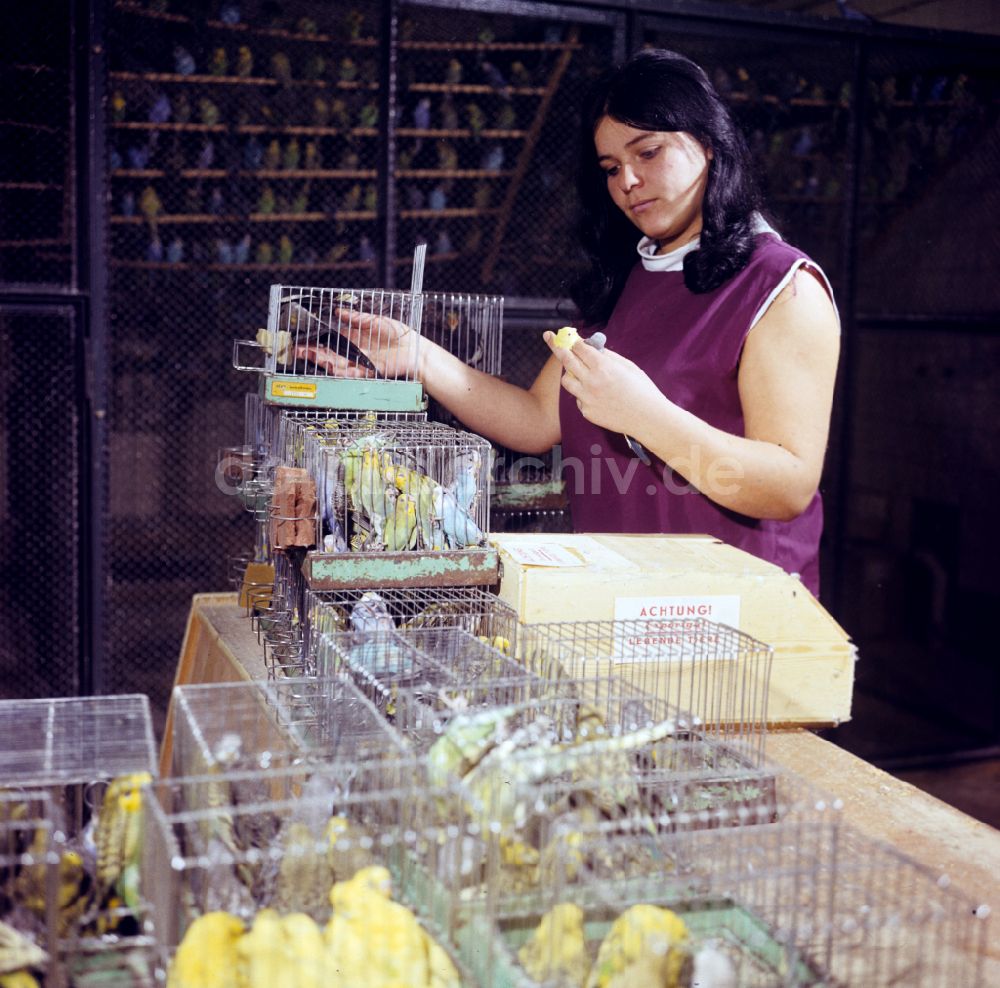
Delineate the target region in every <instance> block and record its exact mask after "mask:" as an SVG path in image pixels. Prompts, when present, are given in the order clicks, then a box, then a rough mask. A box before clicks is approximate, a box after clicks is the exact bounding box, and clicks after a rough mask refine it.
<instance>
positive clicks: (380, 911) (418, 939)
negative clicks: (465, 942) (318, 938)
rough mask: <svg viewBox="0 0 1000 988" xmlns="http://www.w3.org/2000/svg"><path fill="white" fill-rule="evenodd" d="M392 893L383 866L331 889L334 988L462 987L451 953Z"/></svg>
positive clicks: (328, 928)
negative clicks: (360, 987)
mask: <svg viewBox="0 0 1000 988" xmlns="http://www.w3.org/2000/svg"><path fill="white" fill-rule="evenodd" d="M391 892H392V883H391V879H390V876H389V872H388V870H387V869H385V868H383V867H382V866H380V865H372V866H370V867H367V868H362V869H361V870H360V871H358V873H357V874H356V875H355V876H354V877H353V878H351V879H349V880H348V881H346V882H338V883H337V884H336V885H334V887H333V888H332V889H331V890H330V902H331V904H332V905H333V917H332V918H331V920H330V922H329V923H328V924H327V926H326V930H325V931H324V939H325V940H326V944H327V952H328V958H329V963H330V966H331V968H332V975H333V976H332V977H331V979H330V984H337V985H339V984H344V985H362V984H363V985H365V986H367V988H396V986H402V985H406V986H407V988H460V984H461V982H460V979H459V977H458V972H457V971H456V970H455V967H454V965H453V964H452V962H451V959H450V958H449V957H448V955H447V953H445V951H444V950H443V949H442V948H441V946H440V945H439V944H437V943H435V942H434V940H433V939H432V938H431V937H430V936H429V935H428V933H427V931H426V930H424V928H423V927H422V926H421V925H420V923H419V922H418V921H417V918H416V916H414V914H413V913H412V912H410V910H409V909H407V908H406V906H404V905H402V904H401V903H398V902H394V901H393V900H392V898H391Z"/></svg>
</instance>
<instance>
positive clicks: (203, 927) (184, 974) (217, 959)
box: [167, 912, 243, 988]
mask: <svg viewBox="0 0 1000 988" xmlns="http://www.w3.org/2000/svg"><path fill="white" fill-rule="evenodd" d="M242 936H243V921H242V920H241V919H239V918H238V917H236V916H233V915H232V914H231V913H226V912H209V913H205V914H204V915H202V916H199V917H198V918H197V919H196V920H195V921H194V922H193V923H192V924H191V925H190V926H189V927H188V929H187V932H186V933H185V934H184V939H183V940H182V941H181V943H180V946H179V947H178V948H177V952H176V953H175V954H174V959H173V961H172V962H171V964H170V969H169V970H168V971H167V988H238V985H239V981H238V980H237V953H236V947H237V944H238V943H239V941H240V938H241V937H242Z"/></svg>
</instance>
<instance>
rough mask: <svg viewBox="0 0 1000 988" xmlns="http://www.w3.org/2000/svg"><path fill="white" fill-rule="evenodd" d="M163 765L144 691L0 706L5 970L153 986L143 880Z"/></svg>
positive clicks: (54, 980) (49, 980) (50, 981)
mask: <svg viewBox="0 0 1000 988" xmlns="http://www.w3.org/2000/svg"><path fill="white" fill-rule="evenodd" d="M155 772H156V757H155V746H154V740H153V728H152V720H151V717H150V711H149V702H148V699H147V698H146V697H145V696H142V695H122V696H107V697H76V698H67V699H46V700H28V701H4V702H3V703H0V834H2V841H0V858H2V862H3V863H2V867H0V910H2V912H0V922H2V923H3V924H4V925H3V926H2V927H0V935H2V936H3V938H4V940H5V941H6V945H7V946H6V948H5V950H4V951H3V952H0V956H2V957H3V962H2V963H3V967H0V972H3V973H7V972H9V971H14V970H18V969H27V970H29V971H30V969H34V970H36V971H39V970H42V969H45V983H46V985H58V984H65V983H72V984H75V983H79V984H83V983H85V982H87V981H88V979H93V980H94V981H100V980H101V979H102V978H103V979H117V980H115V983H119V984H126V985H146V984H152V978H153V974H152V967H151V966H150V956H151V955H150V949H151V946H152V942H151V939H150V937H149V934H148V930H147V927H146V919H147V916H146V911H145V906H144V903H143V901H142V897H141V895H140V893H139V887H138V885H139V867H140V862H139V858H140V855H141V845H142V831H141V822H142V813H141V809H142V801H143V795H142V793H143V787H144V786H145V785H147V784H148V783H149V782H150V781H151V779H152V778H153V776H154V775H155ZM11 930H13V931H15V933H16V934H17V936H18V937H20V938H21V939H20V940H16V939H15V937H14V934H13V933H11ZM25 938H27V939H25ZM12 940H13V941H14V942H13V945H12V944H11V941H12ZM32 942H33V943H34V944H35V946H36V947H37V948H40V949H43V950H44V952H45V954H47V957H46V958H42V957H41V956H40V955H39V954H38V953H37V952H35V951H33V950H32V948H31V946H30V944H31V943H32ZM25 958H29V960H26V961H25V963H23V964H22V963H21V960H23V959H25ZM23 983H24V984H31V983H32V982H30V981H27V980H24V981H23ZM102 983H103V982H102Z"/></svg>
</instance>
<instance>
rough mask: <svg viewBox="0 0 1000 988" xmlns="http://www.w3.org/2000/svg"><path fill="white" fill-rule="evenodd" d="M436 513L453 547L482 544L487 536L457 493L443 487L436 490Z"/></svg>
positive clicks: (460, 547) (462, 547) (463, 547)
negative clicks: (460, 501) (462, 503)
mask: <svg viewBox="0 0 1000 988" xmlns="http://www.w3.org/2000/svg"><path fill="white" fill-rule="evenodd" d="M434 514H435V516H436V518H437V520H438V523H439V524H440V526H441V528H442V530H443V531H444V534H445V538H446V539H447V540H448V545H449V546H450V547H451V548H452V549H465V548H467V547H469V546H474V545H480V544H481V543H482V542H483V540H484V539H485V538H486V536H485V534H484V533H483V530H482V529H481V528H480V527H479V526H478V525H477V524H476V522H475V520H474V519H473V518H472V516H471V515H470V514H469V513H468V512H467V511H466V510H465V509H464V508H463V507H462V506H461V505H460V504H459V503H458V499H457V498H456V497H455V495H454V494H453V493H452V492H451V491H449V490H445V488H443V487H438V488H437V489H436V490H435V491H434Z"/></svg>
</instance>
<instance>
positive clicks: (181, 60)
mask: <svg viewBox="0 0 1000 988" xmlns="http://www.w3.org/2000/svg"><path fill="white" fill-rule="evenodd" d="M194 70H195V64H194V56H193V55H192V54H191V52H189V51H188V50H187V48H185V47H184V46H183V45H177V46H176V47H175V48H174V71H175V72H176V73H177V74H178V75H194Z"/></svg>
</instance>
